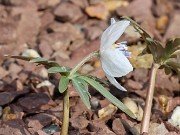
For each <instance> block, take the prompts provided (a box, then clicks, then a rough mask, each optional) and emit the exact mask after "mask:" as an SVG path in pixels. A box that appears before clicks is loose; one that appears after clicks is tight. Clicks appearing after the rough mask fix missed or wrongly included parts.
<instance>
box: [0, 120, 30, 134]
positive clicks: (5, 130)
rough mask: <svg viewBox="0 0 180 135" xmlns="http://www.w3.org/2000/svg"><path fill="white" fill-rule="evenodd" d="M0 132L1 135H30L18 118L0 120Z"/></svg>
mask: <svg viewBox="0 0 180 135" xmlns="http://www.w3.org/2000/svg"><path fill="white" fill-rule="evenodd" d="M0 133H1V134H2V135H31V134H30V133H29V131H28V130H27V128H26V125H25V124H24V122H23V120H20V119H15V120H10V121H7V122H0Z"/></svg>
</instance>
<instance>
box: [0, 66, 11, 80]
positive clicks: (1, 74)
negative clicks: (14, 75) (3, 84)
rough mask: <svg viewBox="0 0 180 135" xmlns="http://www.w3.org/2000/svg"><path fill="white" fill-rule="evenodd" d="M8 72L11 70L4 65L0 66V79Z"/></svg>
mask: <svg viewBox="0 0 180 135" xmlns="http://www.w3.org/2000/svg"><path fill="white" fill-rule="evenodd" d="M8 73H9V72H8V71H7V70H5V69H4V68H3V67H0V79H2V78H3V77H5V76H6V75H8Z"/></svg>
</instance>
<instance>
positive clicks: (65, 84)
mask: <svg viewBox="0 0 180 135" xmlns="http://www.w3.org/2000/svg"><path fill="white" fill-rule="evenodd" d="M68 84H69V78H68V77H66V76H61V78H60V81H59V92H60V93H63V92H64V91H65V90H67V87H68Z"/></svg>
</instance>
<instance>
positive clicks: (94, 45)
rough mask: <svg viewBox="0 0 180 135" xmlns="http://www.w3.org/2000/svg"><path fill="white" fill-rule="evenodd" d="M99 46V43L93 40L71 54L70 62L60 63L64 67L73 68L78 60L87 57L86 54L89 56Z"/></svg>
mask: <svg viewBox="0 0 180 135" xmlns="http://www.w3.org/2000/svg"><path fill="white" fill-rule="evenodd" d="M99 45H100V43H99V41H98V40H95V41H93V42H91V43H90V44H85V45H83V46H82V47H80V48H78V49H76V50H75V51H73V52H72V55H71V60H69V61H64V62H62V61H61V63H62V64H63V65H65V66H69V67H73V66H75V64H77V63H78V62H79V61H80V60H82V59H83V58H84V57H85V56H87V55H88V54H90V53H91V52H93V51H95V50H98V49H99ZM87 48H88V49H87Z"/></svg>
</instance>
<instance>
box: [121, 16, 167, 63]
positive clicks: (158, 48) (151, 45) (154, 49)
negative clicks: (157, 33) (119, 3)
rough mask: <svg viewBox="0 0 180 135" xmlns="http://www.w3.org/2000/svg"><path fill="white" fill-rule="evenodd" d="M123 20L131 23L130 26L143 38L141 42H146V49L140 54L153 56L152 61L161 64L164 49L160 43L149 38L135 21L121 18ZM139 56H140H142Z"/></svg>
mask: <svg viewBox="0 0 180 135" xmlns="http://www.w3.org/2000/svg"><path fill="white" fill-rule="evenodd" d="M122 18H124V19H127V20H129V21H130V22H131V24H132V26H133V27H134V28H135V29H136V30H137V32H138V33H139V34H140V35H141V37H142V38H143V40H144V41H145V42H146V44H147V47H146V48H145V50H144V51H143V52H142V54H144V53H146V52H147V53H151V54H152V55H153V59H154V61H155V62H156V63H159V64H160V63H161V60H162V59H161V58H162V56H163V53H164V48H163V47H162V45H161V43H160V42H158V41H156V40H154V39H153V38H151V36H150V35H149V34H148V33H147V32H146V31H145V30H144V29H143V28H142V27H141V26H140V25H139V24H137V23H136V22H135V21H133V20H132V19H131V18H129V17H126V16H125V17H122ZM142 54H140V55H142Z"/></svg>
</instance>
